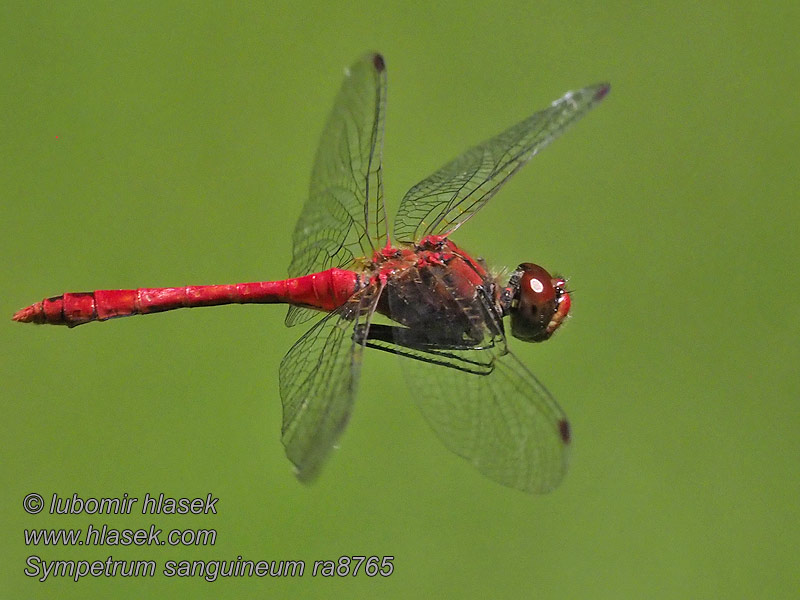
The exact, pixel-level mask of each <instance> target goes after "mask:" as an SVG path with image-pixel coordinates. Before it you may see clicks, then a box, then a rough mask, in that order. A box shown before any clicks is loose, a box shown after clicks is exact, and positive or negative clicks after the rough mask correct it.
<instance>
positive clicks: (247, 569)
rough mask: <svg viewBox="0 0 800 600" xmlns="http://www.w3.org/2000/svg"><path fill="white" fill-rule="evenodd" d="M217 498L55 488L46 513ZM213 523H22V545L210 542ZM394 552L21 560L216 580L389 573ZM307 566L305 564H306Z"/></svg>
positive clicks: (183, 507)
mask: <svg viewBox="0 0 800 600" xmlns="http://www.w3.org/2000/svg"><path fill="white" fill-rule="evenodd" d="M218 500H219V498H216V497H214V496H213V494H208V495H207V496H206V497H205V498H170V497H167V496H165V495H164V494H159V495H158V496H151V495H150V494H145V496H144V501H143V502H142V505H141V509H139V507H138V506H137V503H138V501H139V499H138V498H135V497H132V496H129V495H128V494H124V495H123V496H122V497H119V498H82V497H80V496H78V494H73V495H72V497H64V498H62V497H59V496H58V495H57V494H53V495H52V498H51V499H50V506H49V510H48V513H49V514H51V515H64V514H69V515H77V514H87V515H112V514H113V515H120V514H122V515H129V514H131V513H133V512H134V510H136V512H139V510H141V514H142V515H161V514H163V515H186V514H194V515H200V514H205V515H210V514H213V515H216V514H217V508H216V504H217V501H218ZM23 507H24V509H25V512H27V513H28V514H32V515H33V514H38V513H40V512H42V511H43V510H44V509H45V507H46V501H45V499H44V498H43V497H42V496H41V495H39V494H36V493H31V494H28V495H27V496H25V498H24V500H23ZM216 541H217V531H216V530H215V529H200V528H195V529H171V530H170V531H168V532H167V533H166V534H165V533H164V531H163V530H162V529H159V528H158V527H157V526H156V525H155V524H151V525H150V526H149V527H148V528H146V529H145V528H140V529H128V528H124V529H117V528H113V527H109V526H108V525H107V524H97V525H95V524H93V523H89V524H88V527H87V528H86V530H84V529H63V528H62V529H25V545H26V546H59V545H61V546H115V547H119V546H167V547H174V546H213V545H215V543H216ZM393 561H394V557H393V556H340V557H338V558H335V559H333V560H316V561H314V562H313V563H310V564H309V565H307V563H306V561H303V560H248V559H245V558H243V557H242V556H241V555H240V556H237V557H236V559H234V560H192V561H189V560H167V561H165V562H164V563H163V565H162V566H161V567H159V564H158V563H157V561H155V560H119V559H114V557H113V556H111V555H109V556H108V557H107V558H105V559H97V560H61V559H57V560H45V559H43V558H41V557H40V556H38V555H36V554H32V555H30V556H28V557H27V559H26V560H25V569H24V573H25V575H26V576H28V577H31V578H36V579H38V580H39V581H47V580H48V579H50V578H69V579H72V580H73V581H79V580H80V579H82V578H84V577H154V576H156V575H158V574H161V575H163V576H165V577H201V578H203V579H205V580H206V581H216V580H217V579H218V578H220V577H302V576H303V575H304V574H307V573H310V574H311V576H312V577H317V576H320V577H355V576H359V575H366V576H367V577H375V576H376V575H380V576H383V577H388V576H389V575H391V574H392V573H393V572H394V565H393V564H392V563H393ZM307 566H308V568H307Z"/></svg>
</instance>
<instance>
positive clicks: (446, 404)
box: [407, 350, 569, 493]
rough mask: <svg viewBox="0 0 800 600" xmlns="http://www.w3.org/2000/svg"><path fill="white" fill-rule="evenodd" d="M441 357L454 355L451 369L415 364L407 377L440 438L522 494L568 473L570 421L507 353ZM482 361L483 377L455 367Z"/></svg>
mask: <svg viewBox="0 0 800 600" xmlns="http://www.w3.org/2000/svg"><path fill="white" fill-rule="evenodd" d="M448 354H450V355H451V356H452V355H454V354H458V355H460V357H459V359H458V360H457V361H455V364H454V367H455V368H442V362H437V363H427V362H422V361H418V362H417V363H416V364H417V365H419V366H418V368H419V369H421V373H420V371H418V370H417V369H413V370H412V373H411V374H410V377H409V378H408V379H409V382H410V384H411V385H412V387H415V388H416V389H415V393H414V396H415V398H417V402H418V405H419V408H420V410H421V411H422V414H423V415H424V416H425V418H426V420H427V421H428V423H430V425H431V427H432V428H433V430H434V431H435V432H436V434H437V436H438V437H439V438H440V439H441V441H442V442H443V443H444V444H445V445H446V446H447V447H448V448H449V449H450V450H452V451H453V452H455V453H456V454H458V455H459V456H462V457H464V458H466V459H467V460H468V461H469V462H470V463H472V464H473V465H474V466H475V468H477V469H478V470H479V471H480V472H481V473H483V474H484V475H486V476H487V477H489V478H490V479H493V480H495V481H497V482H499V483H501V484H503V485H506V486H509V487H512V488H515V489H518V490H522V491H524V492H529V493H545V492H549V491H551V490H553V489H554V488H556V487H557V486H558V484H559V483H560V482H561V480H562V479H563V477H564V474H565V472H566V470H567V465H568V459H569V452H568V450H569V423H568V421H567V418H566V415H564V412H563V411H562V410H561V408H560V407H559V406H558V404H557V403H556V401H555V400H554V399H553V397H552V396H551V395H550V392H548V391H547V389H546V388H545V387H544V386H543V385H542V384H541V383H540V382H539V380H538V379H536V377H535V376H534V375H533V373H531V372H530V371H529V370H528V369H527V368H526V367H525V365H523V364H522V363H521V362H520V361H519V359H517V357H516V356H514V355H513V354H512V353H510V352H507V353H505V354H502V355H501V354H499V353H497V354H495V355H494V356H491V354H492V352H491V351H489V350H469V351H456V352H449V353H448ZM423 360H425V359H423ZM486 362H489V363H491V365H492V370H491V372H490V373H488V374H485V375H481V374H476V373H471V372H466V371H464V370H462V367H463V365H465V364H475V363H486ZM407 366H409V365H407ZM431 386H435V387H433V388H432V387H431Z"/></svg>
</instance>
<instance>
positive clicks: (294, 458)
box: [13, 53, 610, 493]
mask: <svg viewBox="0 0 800 600" xmlns="http://www.w3.org/2000/svg"><path fill="white" fill-rule="evenodd" d="M609 89H610V86H609V85H608V84H606V83H601V84H597V85H592V86H588V87H585V88H582V89H579V90H576V91H571V92H569V93H567V94H565V95H564V96H563V97H561V98H560V99H558V100H556V101H554V102H553V103H552V104H551V105H550V106H548V107H547V108H545V109H544V110H541V111H539V112H536V113H535V114H533V115H531V116H529V117H528V118H526V119H524V120H522V121H520V122H519V123H517V124H515V125H513V126H511V127H510V128H508V129H506V130H505V131H503V132H502V133H500V134H499V135H496V136H495V137H492V138H491V139H489V140H487V141H485V142H483V143H481V144H479V145H477V146H475V147H473V148H471V149H469V150H467V151H466V152H464V153H463V154H461V155H460V156H458V157H457V158H455V159H454V160H452V161H450V162H449V163H447V164H445V165H444V166H443V167H442V168H440V169H439V170H438V171H436V172H435V173H433V174H432V175H430V176H429V177H426V178H425V179H423V180H422V181H420V182H419V183H418V184H416V185H415V186H413V187H412V188H411V189H410V190H409V191H408V192H407V193H406V194H405V196H404V197H403V199H402V200H401V202H400V206H399V209H398V211H397V215H396V217H395V220H394V226H393V238H394V239H393V240H392V239H390V237H389V234H388V231H387V221H386V212H385V208H384V199H383V170H382V149H383V137H384V122H385V111H386V63H385V60H384V58H383V56H382V55H380V54H378V53H370V54H367V55H365V56H363V57H361V58H360V59H359V60H358V61H356V62H355V63H354V64H353V65H352V66H351V67H350V68H349V69H346V71H345V79H344V82H343V84H342V86H341V88H340V90H339V92H338V95H337V96H336V100H335V103H334V107H333V110H332V112H331V113H330V116H329V117H328V120H327V123H326V124H325V127H324V129H323V133H322V138H321V141H320V144H319V148H318V151H317V154H316V158H315V161H314V166H313V170H312V175H311V185H310V190H309V195H308V198H307V200H306V202H305V204H304V206H303V208H302V211H301V214H300V217H299V220H298V221H297V225H296V227H295V229H294V234H293V237H292V240H293V251H292V259H291V263H290V265H289V278H287V279H282V280H276V281H264V282H256V283H240V284H234V285H205V286H185V287H176V288H138V289H129V290H96V291H93V292H81V293H66V294H63V295H60V296H55V297H51V298H45V299H44V300H42V301H40V302H37V303H35V304H32V305H31V306H28V307H27V308H24V309H22V310H20V311H18V312H17V313H16V314H15V315H14V316H13V319H14V320H15V321H21V322H27V323H38V324H54V325H67V326H69V327H74V326H77V325H81V324H84V323H88V322H91V321H105V320H108V319H111V318H114V317H125V316H130V315H138V314H149V313H155V312H163V311H167V310H172V309H177V308H187V307H198V306H212V305H221V304H231V303H240V304H246V303H285V304H289V305H290V306H289V312H288V314H287V315H286V319H285V323H286V325H287V326H289V327H293V326H296V325H300V324H303V323H307V322H309V321H311V320H315V321H314V322H313V323H312V324H310V327H309V329H308V330H307V331H306V332H305V333H304V334H303V336H302V337H300V339H299V340H298V341H297V342H296V343H295V344H294V345H293V346H292V348H291V349H290V350H289V351H288V353H287V354H286V355H285V357H284V358H283V360H282V362H281V364H280V369H279V388H280V396H281V400H282V406H283V422H282V434H281V439H282V442H283V445H284V447H285V451H286V455H287V457H288V458H289V460H290V461H291V463H292V464H293V465H294V470H295V474H296V475H297V477H298V479H299V480H301V481H303V482H309V481H312V480H314V479H315V478H316V477H317V475H318V474H319V472H320V470H321V468H322V466H323V464H324V463H325V461H326V459H327V458H328V457H329V455H330V453H331V451H332V449H333V448H334V447H335V446H336V445H337V443H338V441H339V439H340V436H341V435H342V432H343V431H344V429H345V427H346V425H347V422H348V420H349V417H350V414H351V412H352V408H353V404H354V399H355V397H356V392H357V387H358V381H359V375H360V371H361V364H362V358H363V353H364V349H365V348H370V349H374V350H379V351H385V352H388V353H392V354H395V355H398V356H399V357H401V359H402V363H403V367H404V370H405V371H406V372H407V373H408V377H407V379H408V381H409V384H410V385H411V386H412V389H413V390H414V391H415V393H414V397H415V398H416V399H417V403H418V405H419V408H420V409H421V412H422V414H423V415H424V417H425V418H426V420H427V421H428V422H429V423H430V425H431V426H432V428H433V430H434V432H435V433H436V434H437V435H438V437H439V438H440V439H441V440H442V442H443V443H444V444H445V446H447V447H448V448H449V449H450V450H452V451H453V452H455V453H456V454H458V455H459V456H461V457H463V458H465V459H467V460H468V461H469V462H470V463H471V464H472V465H474V466H475V467H476V468H477V469H478V470H479V471H480V472H481V473H483V474H484V475H486V476H487V477H489V478H490V479H492V480H495V481H497V482H499V483H501V484H503V485H506V486H509V487H511V488H516V489H519V490H522V491H525V492H529V493H545V492H548V491H550V490H552V489H554V488H555V487H556V486H558V484H559V483H560V482H561V481H562V479H563V477H564V474H565V472H566V470H567V465H568V458H569V451H568V450H569V444H570V437H571V433H570V425H569V422H568V421H567V418H566V416H565V414H564V412H563V411H562V410H561V408H560V407H559V405H558V404H557V403H556V401H555V400H554V398H553V396H552V395H551V394H550V392H549V391H548V390H547V389H546V388H545V387H544V385H542V384H541V383H540V382H539V380H538V379H537V378H536V376H535V375H534V374H533V373H532V372H531V371H530V370H529V369H528V368H527V367H526V366H525V365H524V364H523V363H522V362H521V361H520V360H519V359H518V358H517V357H516V356H515V355H514V354H513V353H512V352H511V350H510V349H509V348H508V336H507V334H506V329H505V326H504V318H505V317H509V321H510V330H511V334H512V335H513V336H514V337H516V338H518V339H521V340H523V341H528V342H542V341H545V340H547V339H549V338H550V337H551V336H552V335H553V333H554V332H555V331H556V330H557V329H558V328H559V327H560V326H561V324H562V323H563V322H564V320H565V319H566V317H567V315H568V314H569V310H570V305H571V300H570V293H569V290H567V289H566V280H565V279H564V278H562V277H559V276H556V275H551V274H550V273H549V272H548V271H546V270H545V269H544V268H543V267H541V266H538V265H536V264H533V263H528V262H525V263H521V264H520V265H519V266H518V267H517V268H516V269H515V270H514V271H513V272H512V273H511V276H510V278H509V279H508V280H507V281H503V279H502V277H501V275H500V274H495V273H493V272H492V271H490V270H489V268H488V267H487V265H486V263H485V261H484V260H483V259H479V258H473V256H472V255H471V254H469V253H467V252H466V251H465V250H463V249H462V248H460V247H459V246H457V245H456V244H455V243H454V242H453V241H452V240H451V236H452V234H453V233H454V232H455V231H456V230H457V229H458V228H459V227H461V225H463V224H464V223H466V222H467V221H468V220H469V219H471V218H472V217H473V216H474V215H475V214H476V213H477V212H478V211H479V210H480V209H481V208H483V207H484V206H485V205H486V203H487V202H488V201H489V200H490V199H491V198H492V197H494V195H495V194H496V193H497V192H498V190H499V189H500V188H501V187H502V186H503V184H504V183H506V181H508V179H509V178H510V177H511V176H512V175H514V174H515V173H516V172H517V171H518V170H519V169H520V168H521V167H522V166H524V165H525V164H526V163H527V162H528V161H529V160H530V159H531V158H532V157H533V156H535V155H536V154H537V153H538V152H539V151H540V150H541V149H542V148H544V147H545V146H547V145H548V144H549V143H550V142H551V141H553V140H554V139H555V138H557V137H558V136H559V135H561V134H562V133H563V132H564V131H565V130H566V129H567V128H568V127H569V126H570V125H572V124H573V123H574V122H575V121H576V120H578V119H579V118H581V117H582V116H583V115H584V114H586V113H587V112H588V111H589V110H590V109H591V108H592V107H593V106H595V105H596V104H597V103H598V102H600V101H601V100H602V99H603V98H604V97H605V96H606V95H607V93H608V91H609Z"/></svg>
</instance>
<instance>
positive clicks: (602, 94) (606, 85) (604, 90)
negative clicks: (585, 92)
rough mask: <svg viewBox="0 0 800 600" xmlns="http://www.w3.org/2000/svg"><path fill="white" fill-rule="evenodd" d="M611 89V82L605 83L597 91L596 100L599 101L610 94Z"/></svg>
mask: <svg viewBox="0 0 800 600" xmlns="http://www.w3.org/2000/svg"><path fill="white" fill-rule="evenodd" d="M610 90H611V84H610V83H604V84H603V85H602V87H601V88H600V89H599V90H597V92H596V93H595V95H594V99H595V102H599V101H600V100H602V99H603V98H605V97H606V94H608V92H609V91H610Z"/></svg>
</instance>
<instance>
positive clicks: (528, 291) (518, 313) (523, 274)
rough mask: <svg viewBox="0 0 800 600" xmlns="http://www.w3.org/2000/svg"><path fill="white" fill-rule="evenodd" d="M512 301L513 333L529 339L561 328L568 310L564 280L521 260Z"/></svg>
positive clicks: (522, 338) (537, 339) (540, 336)
mask: <svg viewBox="0 0 800 600" xmlns="http://www.w3.org/2000/svg"><path fill="white" fill-rule="evenodd" d="M514 275H515V279H517V282H518V283H517V285H516V290H515V296H514V300H513V301H512V304H511V311H510V313H511V333H512V334H513V335H514V337H516V338H518V339H521V340H524V341H526V342H543V341H544V340H546V339H548V338H549V337H550V336H551V335H553V332H554V331H555V330H556V329H558V326H559V325H561V322H562V321H563V320H564V318H565V317H566V316H567V312H568V311H569V294H567V292H565V291H564V285H565V281H564V280H563V279H560V278H554V277H553V276H551V275H550V273H548V272H547V271H546V270H545V269H543V268H542V267H540V266H539V265H535V264H533V263H522V264H521V265H520V266H519V267H517V271H516V273H515V274H514Z"/></svg>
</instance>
